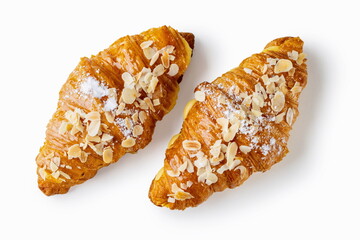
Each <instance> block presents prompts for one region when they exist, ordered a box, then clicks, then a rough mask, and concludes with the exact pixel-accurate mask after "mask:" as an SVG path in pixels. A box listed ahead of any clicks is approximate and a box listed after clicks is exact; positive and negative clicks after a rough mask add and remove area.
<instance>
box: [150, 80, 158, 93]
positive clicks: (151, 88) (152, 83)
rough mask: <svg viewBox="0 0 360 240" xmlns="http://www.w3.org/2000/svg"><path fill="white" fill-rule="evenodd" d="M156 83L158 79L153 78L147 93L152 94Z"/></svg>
mask: <svg viewBox="0 0 360 240" xmlns="http://www.w3.org/2000/svg"><path fill="white" fill-rule="evenodd" d="M158 82H159V79H158V78H157V77H155V76H153V77H152V78H151V80H150V83H149V87H148V88H147V93H154V92H155V89H156V86H157V84H158Z"/></svg>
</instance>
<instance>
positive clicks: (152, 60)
mask: <svg viewBox="0 0 360 240" xmlns="http://www.w3.org/2000/svg"><path fill="white" fill-rule="evenodd" d="M159 56H160V53H159V52H156V53H155V54H154V55H153V56H152V58H151V60H150V66H152V65H154V63H155V62H156V61H157V60H158V58H159Z"/></svg>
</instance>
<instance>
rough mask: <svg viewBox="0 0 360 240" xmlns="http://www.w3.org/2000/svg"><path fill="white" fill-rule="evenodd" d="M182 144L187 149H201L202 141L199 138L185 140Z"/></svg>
mask: <svg viewBox="0 0 360 240" xmlns="http://www.w3.org/2000/svg"><path fill="white" fill-rule="evenodd" d="M182 146H183V148H184V149H185V150H187V151H198V150H200V149H201V143H200V142H199V141H198V140H184V141H183V142H182Z"/></svg>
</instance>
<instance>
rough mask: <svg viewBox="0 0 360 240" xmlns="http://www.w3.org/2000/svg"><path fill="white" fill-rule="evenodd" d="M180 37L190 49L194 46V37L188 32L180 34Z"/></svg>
mask: <svg viewBox="0 0 360 240" xmlns="http://www.w3.org/2000/svg"><path fill="white" fill-rule="evenodd" d="M180 35H181V36H182V37H183V38H185V40H186V41H187V42H188V44H189V46H190V48H191V49H194V46H195V35H194V34H192V33H189V32H181V33H180Z"/></svg>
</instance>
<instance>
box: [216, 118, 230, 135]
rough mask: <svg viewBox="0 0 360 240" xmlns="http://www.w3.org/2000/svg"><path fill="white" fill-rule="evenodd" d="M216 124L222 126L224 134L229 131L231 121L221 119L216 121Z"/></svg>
mask: <svg viewBox="0 0 360 240" xmlns="http://www.w3.org/2000/svg"><path fill="white" fill-rule="evenodd" d="M216 122H217V123H218V124H219V125H220V126H221V129H222V131H223V132H226V131H228V128H229V119H227V118H223V117H221V118H218V119H216Z"/></svg>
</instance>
